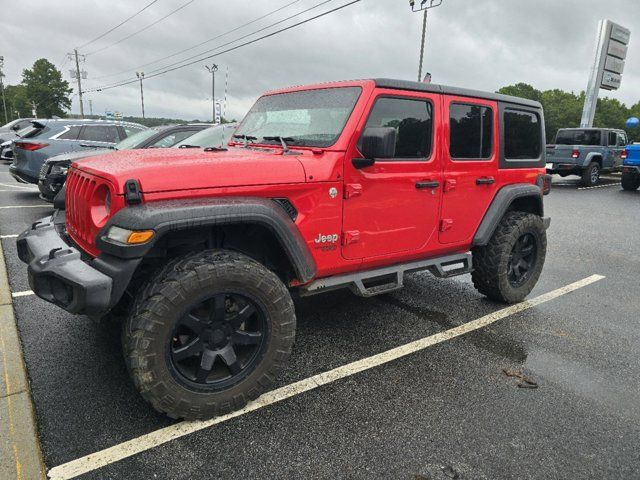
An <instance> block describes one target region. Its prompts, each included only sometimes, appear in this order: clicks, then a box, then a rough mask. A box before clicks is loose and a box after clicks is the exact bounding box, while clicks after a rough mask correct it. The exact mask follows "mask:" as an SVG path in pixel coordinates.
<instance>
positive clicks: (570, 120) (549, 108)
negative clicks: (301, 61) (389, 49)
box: [0, 58, 640, 143]
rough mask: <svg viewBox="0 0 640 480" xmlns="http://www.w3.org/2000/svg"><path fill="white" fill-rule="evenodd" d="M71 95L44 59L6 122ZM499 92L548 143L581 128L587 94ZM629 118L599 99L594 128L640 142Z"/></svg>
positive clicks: (21, 87) (60, 109)
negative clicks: (525, 110)
mask: <svg viewBox="0 0 640 480" xmlns="http://www.w3.org/2000/svg"><path fill="white" fill-rule="evenodd" d="M72 92H73V89H72V88H71V87H70V86H69V82H67V81H66V80H64V79H63V77H62V72H61V71H60V70H58V69H57V68H56V67H55V65H53V63H51V62H49V61H48V60H47V59H45V58H41V59H39V60H36V62H35V63H34V64H33V66H32V67H31V68H30V69H29V68H27V69H25V70H23V72H22V81H21V82H20V83H19V84H17V85H7V86H5V91H4V93H5V101H6V106H7V117H8V118H7V121H11V120H12V119H14V118H24V117H30V116H32V111H33V110H34V109H35V110H36V112H37V115H38V117H39V118H51V117H54V116H57V117H66V116H68V115H69V109H70V108H71V94H72ZM498 93H504V94H506V95H514V96H516V97H523V98H528V99H530V100H536V101H538V102H540V103H542V106H543V107H544V115H545V124H546V134H547V142H549V143H551V142H553V139H554V138H555V135H556V132H557V131H558V129H559V128H570V127H578V126H580V118H581V116H582V107H583V105H584V98H585V94H584V92H580V93H579V94H576V93H574V92H565V91H564V90H560V89H553V90H544V91H542V90H538V89H536V88H535V87H533V86H531V85H529V84H527V83H517V84H515V85H509V86H506V87H502V88H501V89H500V90H498ZM3 113H4V112H2V111H0V118H2V119H3V120H4V117H3V116H2V115H3ZM629 117H639V118H640V101H638V102H637V103H636V104H635V105H632V106H631V107H627V106H626V105H625V104H623V103H621V102H619V101H618V100H615V99H612V98H599V99H598V106H597V109H596V116H595V121H594V126H595V127H607V128H620V129H624V130H626V131H627V134H628V136H629V138H630V139H631V140H633V141H636V142H640V128H635V129H629V128H627V127H626V125H625V123H626V121H627V119H628V118H629ZM95 118H99V117H97V116H96V117H95ZM128 118H133V117H128ZM136 121H138V122H139V123H143V124H145V125H147V126H156V125H163V124H167V123H177V122H182V120H176V119H167V118H146V119H141V118H136ZM224 122H226V120H224ZM0 123H2V122H0Z"/></svg>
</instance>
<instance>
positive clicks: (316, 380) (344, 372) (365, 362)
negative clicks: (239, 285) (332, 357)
mask: <svg viewBox="0 0 640 480" xmlns="http://www.w3.org/2000/svg"><path fill="white" fill-rule="evenodd" d="M603 278H605V277H603V276H602V275H592V276H590V277H587V278H585V279H583V280H580V281H578V282H575V283H572V284H570V285H566V286H564V287H562V288H558V289H557V290H553V291H551V292H549V293H545V294H543V295H540V296H539V297H536V298H534V299H532V300H527V301H524V302H522V303H518V304H515V305H511V306H510V307H506V308H503V309H501V310H498V311H496V312H493V313H490V314H488V315H485V316H484V317H480V318H478V319H476V320H473V321H471V322H469V323H465V324H464V325H460V326H459V327H455V328H452V329H450V330H446V331H444V332H440V333H436V334H435V335H431V336H429V337H425V338H422V339H420V340H416V341H414V342H411V343H407V344H406V345H402V346H400V347H397V348H392V349H391V350H387V351H386V352H382V353H379V354H377V355H373V356H371V357H367V358H363V359H362V360H358V361H355V362H352V363H348V364H346V365H343V366H341V367H338V368H334V369H333V370H329V371H328V372H324V373H320V374H318V375H314V376H313V377H309V378H306V379H304V380H300V381H299V382H295V383H292V384H290V385H286V386H284V387H281V388H278V389H276V390H272V391H271V392H268V393H265V394H264V395H262V396H261V397H260V398H258V399H257V400H255V401H253V402H250V403H249V404H247V406H246V407H244V408H243V409H241V410H238V411H236V412H232V413H229V414H227V415H222V416H220V417H217V418H213V419H211V420H206V421H198V422H180V423H177V424H175V425H171V426H169V427H165V428H161V429H160V430H156V431H155V432H151V433H148V434H146V435H142V436H140V437H138V438H134V439H132V440H128V441H126V442H123V443H120V444H118V445H114V446H113V447H110V448H107V449H105V450H101V451H99V452H95V453H91V454H89V455H86V456H84V457H81V458H78V459H76V460H72V461H70V462H68V463H65V464H62V465H59V466H57V467H54V468H52V469H51V470H49V478H51V479H56V480H66V479H69V478H75V477H77V476H79V475H83V474H85V473H88V472H91V471H94V470H97V469H99V468H102V467H104V466H106V465H109V464H111V463H114V462H118V461H120V460H123V459H125V458H127V457H131V456H133V455H136V454H138V453H141V452H144V451H146V450H150V449H152V448H154V447H157V446H159V445H162V444H164V443H167V442H170V441H172V440H175V439H177V438H180V437H183V436H185V435H189V434H191V433H194V432H197V431H199V430H202V429H204V428H209V427H211V426H213V425H217V424H220V423H223V422H226V421H228V420H231V419H232V418H236V417H239V416H241V415H245V414H247V413H249V412H253V411H255V410H259V409H261V408H264V407H267V406H269V405H273V404H274V403H277V402H281V401H282V400H286V399H287V398H291V397H293V396H296V395H300V394H301V393H304V392H308V391H310V390H314V389H316V388H318V387H321V386H322V385H327V384H329V383H332V382H335V381H337V380H340V379H342V378H346V377H349V376H351V375H354V374H356V373H359V372H363V371H365V370H369V369H371V368H374V367H378V366H380V365H384V364H385V363H389V362H392V361H393V360H397V359H399V358H402V357H405V356H407V355H409V354H412V353H415V352H418V351H421V350H424V349H426V348H428V347H431V346H433V345H437V344H439V343H442V342H446V341H447V340H451V339H453V338H456V337H459V336H461V335H464V334H466V333H469V332H473V331H475V330H479V329H481V328H485V327H487V326H489V325H491V324H493V323H495V322H497V321H498V320H501V319H503V318H506V317H509V316H511V315H514V314H516V313H518V312H523V311H525V310H528V309H530V308H532V307H535V306H536V305H540V304H542V303H545V302H548V301H550V300H553V299H556V298H558V297H561V296H562V295H566V294H567V293H570V292H573V291H575V290H578V289H580V288H583V287H586V286H587V285H590V284H592V283H595V282H597V281H599V280H602V279H603Z"/></svg>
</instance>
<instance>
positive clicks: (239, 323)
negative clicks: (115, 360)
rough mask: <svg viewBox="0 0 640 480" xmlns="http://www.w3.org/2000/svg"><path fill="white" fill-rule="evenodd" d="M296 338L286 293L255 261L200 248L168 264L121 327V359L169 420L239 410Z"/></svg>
mask: <svg viewBox="0 0 640 480" xmlns="http://www.w3.org/2000/svg"><path fill="white" fill-rule="evenodd" d="M294 335H295V313H294V308H293V302H292V300H291V296H290V295H289V291H288V290H287V288H286V287H285V285H284V284H283V283H282V282H281V281H280V279H279V278H278V277H277V276H276V275H275V274H274V273H273V272H271V271H270V270H267V269H266V268H265V267H264V266H262V265H261V264H259V263H257V262H255V261H254V260H252V259H250V258H249V257H246V256H244V255H241V254H238V253H235V252H228V251H220V250H218V251H206V252H201V253H198V254H195V255H190V256H187V257H184V258H182V259H179V260H177V261H174V262H172V263H170V264H169V265H167V266H166V267H165V268H164V269H163V270H162V271H161V272H160V274H159V275H158V276H157V277H156V278H155V279H154V280H152V281H151V282H150V283H149V284H148V285H147V286H146V287H145V288H144V289H143V290H142V291H141V292H140V294H139V295H138V298H137V299H136V302H135V304H134V307H133V311H132V314H131V315H130V317H129V318H128V320H127V321H126V322H125V325H124V331H123V347H124V352H125V359H126V362H127V366H128V368H129V372H130V374H131V376H132V378H133V381H134V383H135V385H136V387H137V388H138V390H139V391H140V394H141V395H142V396H143V397H144V398H145V399H146V400H147V401H149V402H150V403H151V404H152V405H153V407H154V408H155V409H156V410H159V411H161V412H163V413H166V414H167V415H169V416H170V417H173V418H186V419H203V418H209V417H212V416H215V415H220V414H224V413H228V412H230V411H233V410H237V409H240V408H242V407H243V406H244V405H245V404H246V403H247V402H248V401H249V400H253V399H256V398H257V397H258V396H259V395H261V394H262V393H263V392H265V391H266V390H267V389H268V388H269V387H270V386H271V385H272V384H273V382H274V380H275V378H276V375H277V374H278V372H279V371H280V370H281V369H282V368H283V367H284V365H285V362H286V360H287V358H288V357H289V354H290V352H291V348H292V345H293V341H294Z"/></svg>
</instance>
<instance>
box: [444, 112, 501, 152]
mask: <svg viewBox="0 0 640 480" xmlns="http://www.w3.org/2000/svg"><path fill="white" fill-rule="evenodd" d="M449 125H450V134H449V155H450V156H451V158H452V159H453V160H483V159H487V158H491V154H492V153H493V110H492V109H491V108H489V107H482V106H480V105H469V104H461V103H452V104H451V106H450V107H449Z"/></svg>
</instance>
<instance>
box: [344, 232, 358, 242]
mask: <svg viewBox="0 0 640 480" xmlns="http://www.w3.org/2000/svg"><path fill="white" fill-rule="evenodd" d="M359 240H360V231H359V230H350V231H348V232H344V233H343V234H342V245H351V244H353V243H357V242H358V241H359Z"/></svg>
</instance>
